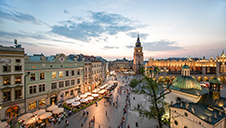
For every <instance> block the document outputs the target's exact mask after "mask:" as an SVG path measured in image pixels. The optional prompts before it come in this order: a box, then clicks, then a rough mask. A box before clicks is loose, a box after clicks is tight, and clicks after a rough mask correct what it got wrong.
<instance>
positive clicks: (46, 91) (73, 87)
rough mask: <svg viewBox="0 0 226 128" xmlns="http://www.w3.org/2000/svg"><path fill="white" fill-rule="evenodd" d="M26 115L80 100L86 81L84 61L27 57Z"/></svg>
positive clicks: (69, 58)
mask: <svg viewBox="0 0 226 128" xmlns="http://www.w3.org/2000/svg"><path fill="white" fill-rule="evenodd" d="M25 74H26V75H28V76H27V77H26V79H25V80H26V84H25V86H26V111H33V110H35V109H38V108H42V107H46V106H48V105H53V104H56V103H57V102H60V101H63V100H66V99H68V98H71V97H74V96H77V95H78V93H80V92H81V87H82V86H83V84H84V83H83V81H84V59H81V58H78V57H76V56H70V55H69V56H65V55H64V54H57V55H52V56H44V55H43V54H40V55H37V54H36V55H33V56H25Z"/></svg>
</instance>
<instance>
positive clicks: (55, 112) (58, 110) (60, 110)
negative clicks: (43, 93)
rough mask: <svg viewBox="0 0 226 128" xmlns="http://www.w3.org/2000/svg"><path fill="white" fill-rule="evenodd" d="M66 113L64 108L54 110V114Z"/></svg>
mask: <svg viewBox="0 0 226 128" xmlns="http://www.w3.org/2000/svg"><path fill="white" fill-rule="evenodd" d="M63 111H64V108H57V109H54V110H53V114H59V113H61V112H63Z"/></svg>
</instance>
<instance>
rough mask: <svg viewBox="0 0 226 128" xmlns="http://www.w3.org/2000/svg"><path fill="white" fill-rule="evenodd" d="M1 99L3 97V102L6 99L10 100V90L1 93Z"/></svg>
mask: <svg viewBox="0 0 226 128" xmlns="http://www.w3.org/2000/svg"><path fill="white" fill-rule="evenodd" d="M3 99H4V102H7V101H10V100H11V92H10V91H9V92H4V93H3Z"/></svg>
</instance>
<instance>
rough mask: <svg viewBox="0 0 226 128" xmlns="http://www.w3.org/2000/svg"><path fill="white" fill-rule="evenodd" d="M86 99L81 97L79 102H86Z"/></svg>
mask: <svg viewBox="0 0 226 128" xmlns="http://www.w3.org/2000/svg"><path fill="white" fill-rule="evenodd" d="M87 101H88V100H87V99H81V100H80V102H82V103H85V102H87Z"/></svg>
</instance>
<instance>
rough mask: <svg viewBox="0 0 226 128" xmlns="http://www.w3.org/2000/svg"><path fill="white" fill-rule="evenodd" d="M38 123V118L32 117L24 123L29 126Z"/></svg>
mask: <svg viewBox="0 0 226 128" xmlns="http://www.w3.org/2000/svg"><path fill="white" fill-rule="evenodd" d="M36 121H38V117H32V118H30V119H27V120H26V121H24V123H23V124H25V125H27V124H32V123H34V122H36Z"/></svg>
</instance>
